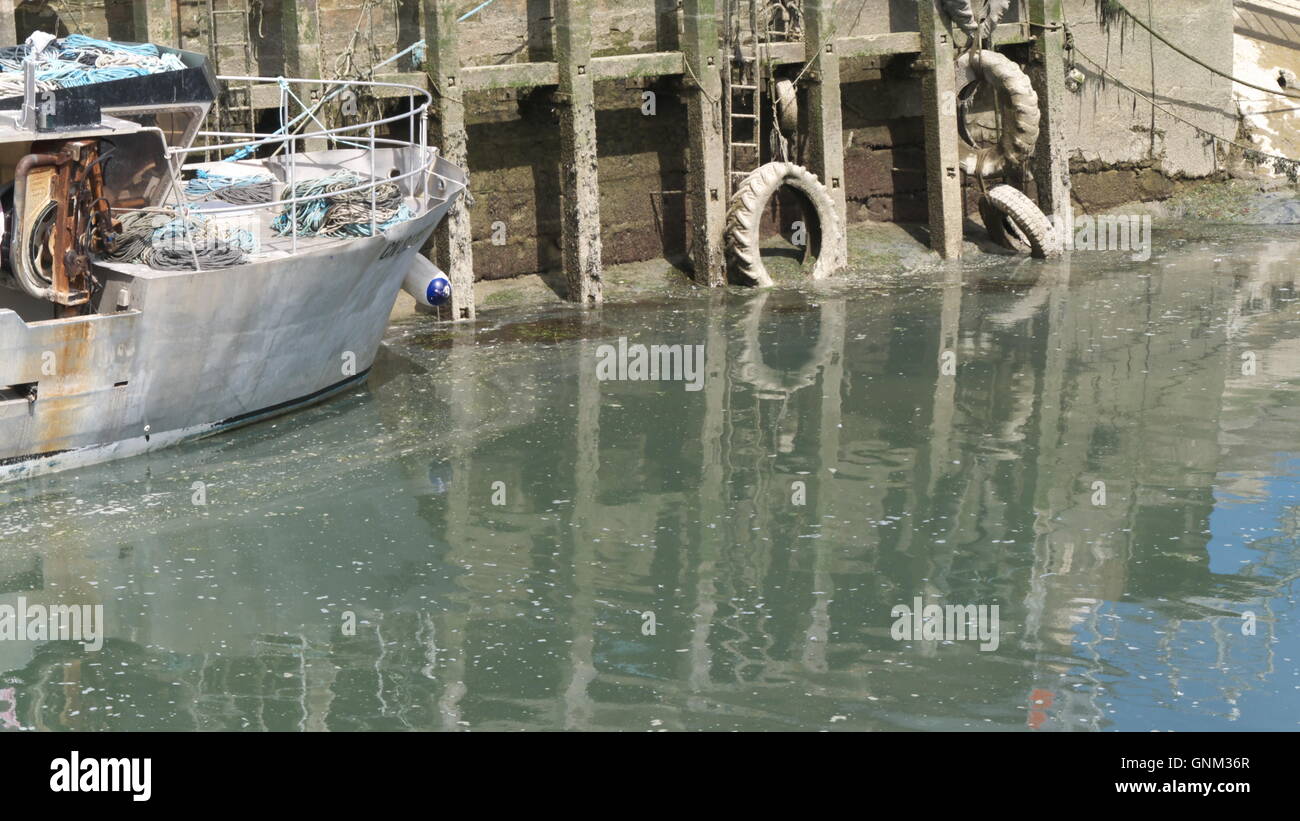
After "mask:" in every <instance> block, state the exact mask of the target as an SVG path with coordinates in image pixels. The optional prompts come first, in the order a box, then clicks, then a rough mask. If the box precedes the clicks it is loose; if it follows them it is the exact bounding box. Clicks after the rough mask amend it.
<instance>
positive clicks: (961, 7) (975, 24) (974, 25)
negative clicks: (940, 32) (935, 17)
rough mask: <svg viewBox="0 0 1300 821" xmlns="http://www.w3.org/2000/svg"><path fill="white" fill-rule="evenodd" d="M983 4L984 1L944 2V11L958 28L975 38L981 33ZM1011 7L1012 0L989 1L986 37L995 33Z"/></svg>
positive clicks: (957, 0)
mask: <svg viewBox="0 0 1300 821" xmlns="http://www.w3.org/2000/svg"><path fill="white" fill-rule="evenodd" d="M983 4H984V0H943V10H944V13H946V14H947V15H948V19H949V20H952V22H953V23H954V24H955V25H956V26H957V27H959V28H960V29H961V30H962V31H964V32H966V33H967V34H969V35H972V36H974V35H975V34H976V33H977V32H979V31H980V20H979V13H980V11H982V9H981V6H982V5H983ZM1010 5H1011V0H988V12H987V15H988V16H987V17H986V18H985V20H984V31H983V34H984V35H985V36H987V35H989V34H991V33H992V32H993V29H994V28H995V27H996V26H997V24H998V21H999V20H1001V19H1002V16H1003V15H1004V14H1006V13H1007V8H1008V7H1010Z"/></svg>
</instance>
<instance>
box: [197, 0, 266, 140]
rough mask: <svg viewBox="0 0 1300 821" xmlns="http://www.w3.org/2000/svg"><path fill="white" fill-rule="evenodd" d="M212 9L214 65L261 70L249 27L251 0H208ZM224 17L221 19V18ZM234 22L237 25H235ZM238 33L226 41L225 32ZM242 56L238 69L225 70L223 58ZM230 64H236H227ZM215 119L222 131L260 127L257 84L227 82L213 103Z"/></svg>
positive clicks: (244, 70) (250, 71)
mask: <svg viewBox="0 0 1300 821" xmlns="http://www.w3.org/2000/svg"><path fill="white" fill-rule="evenodd" d="M206 4H207V11H208V49H209V53H210V54H211V55H212V68H213V70H214V72H215V73H216V74H242V75H244V76H252V75H255V74H257V71H256V66H255V65H254V63H253V44H252V42H253V37H252V32H251V31H250V30H249V17H250V16H251V15H250V10H249V7H248V0H206ZM219 21H220V22H219ZM231 23H233V25H231ZM223 34H224V35H225V36H227V37H229V36H231V35H232V34H233V35H234V37H235V39H233V40H226V41H222V40H221V39H219V38H220V37H221V36H222V35H223ZM232 57H234V58H237V59H238V58H242V60H243V63H242V65H241V66H240V67H239V68H238V70H229V71H227V70H225V69H223V67H222V63H223V62H227V61H228V60H229V59H230V58H232ZM227 67H228V68H232V69H233V67H230V66H229V65H228V64H227ZM212 110H213V115H214V120H215V122H216V124H217V129H216V130H218V131H246V132H250V133H251V132H253V131H255V130H256V125H257V116H256V110H255V109H254V107H253V84H252V82H245V83H242V84H239V85H235V84H231V83H227V84H224V85H223V87H222V89H221V94H220V95H219V96H218V98H217V102H216V104H215V105H213V108H212Z"/></svg>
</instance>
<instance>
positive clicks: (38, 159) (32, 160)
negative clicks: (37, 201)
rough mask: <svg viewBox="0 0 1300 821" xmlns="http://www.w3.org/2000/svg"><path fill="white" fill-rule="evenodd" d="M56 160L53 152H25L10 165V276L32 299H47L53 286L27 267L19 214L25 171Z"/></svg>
mask: <svg viewBox="0 0 1300 821" xmlns="http://www.w3.org/2000/svg"><path fill="white" fill-rule="evenodd" d="M59 162H60V157H59V156H58V155H57V154H28V155H26V156H25V157H23V158H22V159H21V160H19V161H18V164H17V165H15V166H14V238H13V240H12V242H11V244H10V248H9V270H10V271H12V272H13V275H14V280H16V281H17V282H18V284H19V286H21V287H22V289H23V290H24V291H26V292H27V293H28V294H29V295H31V296H33V297H35V298H36V299H44V300H51V301H52V300H53V299H54V288H53V287H46V286H45V285H44V284H42V283H41V281H40V278H39V277H37V275H36V272H35V271H33V270H32V269H31V259H30V258H29V257H28V253H27V251H28V250H29V249H28V245H29V244H30V243H29V240H28V236H27V234H26V232H25V230H24V226H23V215H24V214H26V213H27V175H28V174H30V173H31V172H32V170H33V169H35V168H46V167H57V166H58V165H59Z"/></svg>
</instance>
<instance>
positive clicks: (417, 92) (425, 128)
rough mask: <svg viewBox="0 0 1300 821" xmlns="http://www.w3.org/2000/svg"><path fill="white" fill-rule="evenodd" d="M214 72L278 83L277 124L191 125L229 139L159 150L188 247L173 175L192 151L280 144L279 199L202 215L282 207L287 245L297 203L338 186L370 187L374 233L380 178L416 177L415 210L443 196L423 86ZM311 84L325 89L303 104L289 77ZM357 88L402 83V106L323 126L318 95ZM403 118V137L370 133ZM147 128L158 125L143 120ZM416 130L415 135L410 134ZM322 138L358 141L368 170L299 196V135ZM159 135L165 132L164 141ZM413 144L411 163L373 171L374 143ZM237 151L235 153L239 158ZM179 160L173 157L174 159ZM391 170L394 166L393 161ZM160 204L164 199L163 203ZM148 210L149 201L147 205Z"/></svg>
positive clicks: (303, 139) (185, 207)
mask: <svg viewBox="0 0 1300 821" xmlns="http://www.w3.org/2000/svg"><path fill="white" fill-rule="evenodd" d="M217 79H218V80H219V81H222V82H241V83H268V84H277V85H279V87H280V105H279V109H280V112H281V115H280V120H281V126H280V129H279V130H277V131H276V132H274V133H272V134H259V133H255V132H241V131H198V132H197V133H196V134H195V138H196V140H197V138H199V137H202V138H206V139H217V140H233V141H229V142H215V143H205V144H203V145H194V144H193V143H194V142H195V141H196V140H195V141H191V144H190V145H185V146H168V147H166V149H165V150H166V155H167V157H168V159H169V160H171V162H170V163H169V164H170V165H171V166H172V173H171V175H170V184H171V188H172V193H173V196H174V197H175V198H176V200H177V209H176V210H177V211H179V212H180V216H181V218H182V224H183V225H184V229H185V230H184V234H185V237H186V239H187V241H190V245H191V248H193V247H194V244H193V242H192V241H191V237H190V231H189V222H190V220H189V219H188V217H189V216H190V215H191V214H192V213H193V208H192V206H191V205H190V202H189V200H188V199H187V197H186V196H185V194H184V192H183V190H182V188H181V185H182V180H181V179H180V170H181V166H182V165H183V164H184V158H185V157H188V156H189V155H191V154H196V153H208V152H225V151H235V152H238V153H239V154H240V155H242V156H249V155H251V152H252V151H253V150H255V149H257V148H265V147H270V146H275V147H276V148H275V151H274V152H273V155H274V154H278V153H279V151H280V149H282V148H283V149H285V151H286V161H285V163H284V166H285V169H286V171H285V185H286V196H282V197H281V198H279V199H272V200H270V201H268V202H261V203H247V204H244V203H240V204H231V205H226V206H215V207H204V208H203V209H202V213H203V214H204V215H205V216H208V215H216V214H223V213H240V214H247V213H248V212H250V211H256V210H261V209H288V214H289V226H290V231H289V235H290V236H291V238H292V239H291V242H292V249H293V251H295V252H296V251H297V249H298V237H299V226H298V210H299V207H300V206H303V205H305V204H308V203H312V202H316V201H318V200H323V199H327V198H331V197H338V196H341V195H345V194H354V193H358V192H369V194H370V236H374V235H375V233H376V230H377V225H376V196H377V194H376V191H377V189H378V188H379V186H381V185H387V184H389V183H399V182H402V181H405V180H409V179H412V178H419V179H416V180H414V181H413V182H412V184H411V185H410V186H409V189H410V191H411V195H412V196H413V197H414V198H415V200H416V203H417V206H418V207H419V208H420V210H421V212H423V211H424V210H426V209H428V208H430V207H432V204H433V203H434V202H435V201H436V202H442V201H444V200H445V199H446V197H442V196H438V195H437V194H435V193H431V190H430V179H429V178H430V177H435V176H436V177H438V179H439V182H438V190H439V191H446V190H447V183H448V182H449V180H448V179H447V178H445V177H443V176H442V175H440V174H438V173H437V171H436V170H435V166H436V163H435V159H436V157H437V153H438V152H437V150H436V149H431V148H430V147H429V144H428V140H429V107H430V105H431V104H432V102H433V97H432V95H430V93H429V92H428V91H427V90H425V89H423V88H420V87H418V86H413V85H407V84H404V83H385V82H379V81H373V80H324V79H313V78H285V77H247V76H239V75H232V76H227V75H222V76H218V77H217ZM295 84H296V85H304V86H310V85H316V86H327V87H329V88H330V90H329V91H328V92H327V93H324V94H322V96H321V98H320V99H319V100H317V101H316V102H315V103H313V104H312V105H311V106H310V107H309V106H307V105H305V104H304V103H303V101H302V98H301V97H300V96H299V95H297V94H295V93H294V92H293V89H292V87H291V86H292V85H295ZM364 88H383V89H402V90H405V91H406V92H407V100H408V104H409V105H408V110H407V111H405V112H403V113H400V114H395V115H393V116H389V117H382V118H379V119H373V120H367V121H365V122H361V123H357V124H354V125H341V126H337V127H334V128H330V127H328V126H326V125H325V124H324V123H323V122H322V121H321V119H320V118H319V117H318V116H317V112H318V111H320V109H321V108H322V106H324V105H325V103H327V102H329V101H330V100H333V99H335V98H337V97H338V96H339V95H340V94H342V93H343V92H344V91H347V90H349V89H364ZM291 102H296V103H297V104H298V107H299V109H300V112H299V113H298V114H297V115H296V116H293V117H291V116H290V115H291ZM309 121H310V122H311V123H314V124H315V125H316V126H317V128H316V129H315V130H312V131H298V130H297V128H299V127H300V126H302V125H304V124H306V123H308V122H309ZM402 121H406V123H407V128H408V131H407V133H408V135H410V139H406V140H399V139H394V138H391V137H379V136H376V129H379V128H381V127H383V126H387V125H391V124H394V123H400V122H402ZM147 130H150V131H159V133H160V135H161V131H160V130H159V129H155V128H150V129H147ZM417 135H418V141H417ZM313 140H315V141H321V140H323V141H326V142H327V143H329V144H332V146H334V147H337V146H338V145H340V144H342V145H347V146H350V147H353V148H360V149H363V150H365V151H366V152H367V155H368V159H369V161H370V177H369V179H368V180H366V181H363V182H362V183H361V184H360V185H356V186H353V187H351V188H346V189H340V190H335V191H329V192H323V193H317V194H308V195H303V196H299V195H298V194H297V192H296V188H297V184H298V182H299V180H298V178H297V156H296V155H297V153H298V146H299V144H300V143H307V142H308V141H313ZM165 143H166V140H165V136H164V145H165ZM388 147H393V148H418V149H419V152H418V161H417V162H416V163H415V164H414V167H413V168H412V169H411V170H408V171H405V172H403V173H396V174H393V175H391V176H385V177H382V178H381V177H379V176H378V174H377V173H376V168H375V164H376V153H375V152H376V150H377V149H378V148H388ZM242 156H241V158H242ZM178 159H179V160H180V162H177V160H178ZM394 170H396V169H394ZM164 204H165V203H164ZM150 210H151V209H150ZM194 262H195V269H196V270H201V268H200V266H199V260H198V255H197V252H195V255H194Z"/></svg>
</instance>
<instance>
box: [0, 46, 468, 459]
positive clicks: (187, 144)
mask: <svg viewBox="0 0 1300 821" xmlns="http://www.w3.org/2000/svg"><path fill="white" fill-rule="evenodd" d="M69 39H71V38H69ZM83 40H86V38H83ZM86 41H87V42H89V43H91V45H86V44H85V43H82V42H81V41H78V43H79V45H78V48H83V49H85V48H89V49H92V50H94V49H98V50H100V51H106V52H111V53H112V54H113V55H115V56H121V54H126V55H127V57H129V56H130V54H132V53H134V52H130V51H129V50H130V49H143V50H146V51H147V50H149V49H152V50H153V52H152V53H154V54H162V55H164V56H165V57H168V58H170V61H169V63H168V66H169V67H170V68H171V69H173V70H164V71H159V72H157V73H148V74H144V75H140V76H129V77H125V78H120V79H113V80H109V81H106V82H90V83H88V84H82V85H76V86H73V87H67V88H58V87H55V88H50V87H48V83H47V82H46V81H44V80H42V79H40V77H41V76H42V75H40V74H38V71H37V68H38V65H39V64H40V59H43V58H41V56H40V55H41V54H44V53H45V52H44V51H43V50H40V49H39V48H38V46H39V44H33V45H29V46H27V47H25V48H26V52H25V56H24V60H23V62H22V64H21V65H22V67H23V70H24V85H23V96H22V97H15V98H10V99H9V100H8V101H3V102H0V179H6V180H8V181H11V182H12V186H11V189H10V193H9V194H8V195H7V196H6V197H5V199H4V210H5V215H4V232H5V251H6V253H5V255H4V262H5V266H4V271H3V272H0V284H4V285H7V286H8V287H7V288H3V289H0V351H2V352H3V356H2V357H0V481H3V480H6V479H13V478H21V477H27V476H34V475H39V474H42V473H48V472H51V471H55V470H61V469H65V468H69V467H75V466H79V465H85V464H90V463H94V462H100V461H105V460H107V459H112V458H116V457H121V456H129V455H134V454H139V453H143V452H146V451H150V450H154V449H156V448H159V447H163V446H166V445H170V444H174V443H176V442H179V441H183V440H187V439H192V438H196V437H200V436H205V435H210V434H212V433H215V432H218V431H222V430H226V429H229V428H232V427H235V426H238V425H243V424H248V423H251V422H255V421H258V420H261V419H265V418H267V417H270V416H272V415H276V414H280V413H284V412H287V411H289V410H292V409H294V408H298V407H302V406H304V405H306V404H310V403H313V402H317V401H320V400H322V399H325V398H327V397H329V396H331V395H333V394H335V393H337V392H339V391H341V390H344V389H346V388H347V387H349V386H352V385H355V384H357V383H359V382H360V381H362V380H364V379H365V378H366V376H367V374H368V372H369V369H370V366H371V364H372V363H373V361H374V358H375V355H376V352H377V350H378V348H379V345H380V341H381V339H382V336H383V333H384V329H385V327H386V326H387V321H388V316H389V313H390V310H391V308H392V305H393V301H394V299H395V297H396V295H397V291H398V289H399V287H401V286H402V284H403V282H404V279H406V278H407V276H408V271H412V269H413V265H414V264H415V263H416V262H417V258H418V257H419V253H420V248H421V246H423V245H424V243H425V242H426V241H427V239H428V238H429V236H430V234H431V232H432V231H433V229H434V227H435V226H436V225H437V224H438V222H439V221H440V220H441V219H442V217H443V216H444V215H445V214H446V212H447V211H448V209H449V208H450V207H451V205H452V204H453V203H454V202H455V200H456V197H457V196H458V195H459V193H460V191H461V190H462V189H463V188H464V184H465V176H464V174H463V172H462V171H461V170H460V169H458V168H456V167H455V166H453V165H451V164H449V163H447V162H446V161H444V160H443V159H442V158H441V157H439V156H438V154H437V151H436V150H435V149H433V148H430V147H429V146H428V145H427V131H428V129H427V106H428V102H429V96H428V94H427V92H425V91H424V90H422V89H419V88H416V87H414V86H411V87H407V86H397V85H394V84H389V83H367V82H352V81H337V82H331V83H323V82H322V81H298V80H293V81H276V80H262V79H261V78H226V79H229V80H238V81H239V82H241V83H245V82H246V83H252V82H268V83H275V82H279V83H280V89H281V90H280V95H281V99H282V101H283V105H282V107H281V110H282V112H284V113H283V115H282V116H283V118H284V125H282V127H281V130H280V131H277V132H276V133H275V134H273V135H269V136H268V135H258V134H253V133H229V132H210V133H209V132H200V131H198V127H199V124H200V123H201V122H202V120H203V118H204V117H205V116H206V114H207V112H208V109H209V107H210V106H211V105H212V101H213V99H214V98H215V93H216V89H217V84H216V81H215V80H214V78H213V77H212V75H211V73H210V72H209V70H208V68H207V65H206V63H205V61H204V58H202V57H200V56H198V55H194V54H189V53H186V52H177V51H174V50H170V49H157V48H156V47H153V46H148V45H142V46H132V45H126V44H112V43H102V42H99V41H88V40H86ZM50 48H54V49H56V50H57V49H67V48H70V46H69V45H68V44H67V41H64V43H63V44H59V43H57V42H56V43H55V44H54V45H52V46H50ZM22 49H23V47H19V49H18V51H20V52H21V51H22ZM120 49H125V50H127V51H125V52H119V50H120ZM12 51H14V49H9V50H8V51H7V52H6V53H8V52H12ZM11 56H12V55H11ZM176 65H183V66H184V68H183V69H176V68H175V66H176ZM7 76H12V72H10V73H9V74H8V75H7ZM312 84H315V85H317V86H321V85H324V86H326V87H325V88H324V89H319V88H317V89H313V88H312V87H311V86H312ZM300 85H306V86H307V88H298V86H300ZM331 89H333V90H331ZM344 89H350V90H352V91H353V92H358V91H359V92H362V93H374V94H378V93H380V92H383V93H386V94H389V95H391V94H392V93H394V92H396V93H399V94H401V95H403V96H408V98H409V100H410V108H409V110H408V111H406V112H404V113H401V114H399V115H396V116H391V117H387V118H382V119H377V120H371V121H368V122H363V123H360V124H356V125H345V126H341V127H337V128H332V129H331V128H326V127H324V126H323V125H321V126H319V128H318V130H316V131H311V132H302V131H295V129H296V128H297V127H299V125H303V124H306V123H308V121H309V120H310V121H311V122H314V123H317V124H319V122H320V121H319V120H318V119H317V115H316V114H315V113H314V111H315V110H318V109H319V107H320V104H321V103H323V102H324V101H326V100H328V99H330V98H331V97H332V96H336V95H337V93H338V92H340V91H342V90H344ZM312 91H315V92H316V94H315V96H317V97H319V98H320V102H318V103H317V104H316V105H314V106H312V108H311V109H306V108H304V110H303V112H302V113H300V114H299V115H298V116H297V117H296V118H294V119H292V120H291V119H290V118H289V112H290V111H291V110H293V109H292V107H291V103H298V105H299V106H301V105H302V104H301V102H300V101H301V100H302V99H310V98H311V97H312V96H313V94H311V93H310V92H312ZM298 92H301V93H298ZM6 104H7V105H8V106H9V108H8V110H5V109H4V106H5V105H6ZM403 132H404V134H403ZM385 133H391V134H397V135H403V138H401V139H397V138H393V137H388V136H379V135H381V134H385ZM196 137H205V138H206V139H208V140H209V141H210V142H209V143H208V144H206V145H202V146H199V145H195V139H196ZM217 140H227V142H225V143H216V142H213V141H217ZM331 144H332V147H329V148H327V149H326V150H307V151H304V150H300V149H302V148H312V149H315V148H317V147H319V146H321V145H331ZM230 151H235V152H237V153H236V154H235V155H234V156H235V157H237V158H238V159H231V160H227V161H224V162H196V163H192V164H186V163H185V160H186V158H187V157H189V156H190V155H193V154H199V153H203V152H208V153H210V154H215V155H218V156H219V155H221V154H223V153H226V152H230ZM272 152H274V153H272ZM257 153H262V154H268V155H269V156H265V157H262V158H258V157H256V156H253V155H255V154H257ZM425 267H426V269H427V268H431V266H425ZM417 268H418V266H417ZM416 276H418V275H416ZM424 276H425V278H426V279H428V280H429V282H428V283H427V284H429V285H430V286H432V285H434V284H439V285H441V284H443V283H445V280H442V279H440V278H438V276H437V274H436V269H433V270H432V271H430V272H429V273H428V274H425V275H424Z"/></svg>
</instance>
